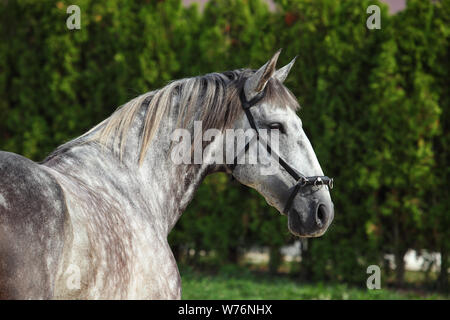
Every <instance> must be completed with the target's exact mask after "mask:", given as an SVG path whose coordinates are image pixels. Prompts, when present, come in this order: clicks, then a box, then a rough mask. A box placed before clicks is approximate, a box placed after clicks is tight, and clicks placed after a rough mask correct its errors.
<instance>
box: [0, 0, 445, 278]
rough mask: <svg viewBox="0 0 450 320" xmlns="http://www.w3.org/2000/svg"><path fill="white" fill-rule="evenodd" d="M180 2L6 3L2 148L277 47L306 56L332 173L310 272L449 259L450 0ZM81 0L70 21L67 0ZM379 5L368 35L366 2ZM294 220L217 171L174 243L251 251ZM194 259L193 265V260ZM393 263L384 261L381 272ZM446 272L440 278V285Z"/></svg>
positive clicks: (300, 75)
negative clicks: (419, 257) (420, 253)
mask: <svg viewBox="0 0 450 320" xmlns="http://www.w3.org/2000/svg"><path fill="white" fill-rule="evenodd" d="M275 2H276V6H277V10H275V11H270V10H269V9H268V7H267V5H266V4H265V3H264V2H263V1H261V0H227V1H209V2H208V3H207V5H206V6H205V8H204V10H203V11H202V12H200V11H199V10H198V8H197V7H195V6H193V7H190V8H186V7H184V6H183V5H182V4H181V3H180V1H178V0H170V1H144V0H142V1H138V0H135V1H127V2H124V1H119V0H112V1H107V2H101V3H99V2H97V1H93V0H84V1H73V2H70V3H68V2H64V1H30V0H28V1H23V0H21V1H19V0H17V1H3V2H1V3H0V17H1V21H2V26H1V28H0V40H1V41H0V96H1V98H0V148H1V149H4V150H8V151H12V152H17V153H20V154H23V155H25V156H27V157H30V158H32V159H34V160H40V159H42V158H44V157H45V155H46V154H47V153H48V152H50V151H51V150H52V149H54V148H55V147H56V146H58V145H59V144H61V143H63V142H65V141H67V140H69V139H71V138H73V137H76V136H77V135H80V134H81V133H83V132H84V131H86V130H87V129H89V128H90V127H92V126H93V125H94V124H96V123H98V122H99V121H100V120H102V119H104V118H105V117H107V115H109V114H110V113H111V112H112V111H113V110H114V109H115V108H116V107H117V106H119V105H121V104H123V103H124V102H126V101H128V100H130V99H131V98H132V97H134V96H136V95H138V94H140V93H142V92H145V91H148V90H151V89H155V88H158V87H161V86H162V85H164V84H165V83H167V82H168V81H169V80H171V79H176V78H181V77H186V76H192V75H197V74H203V73H207V72H212V71H224V70H229V69H235V68H241V67H253V68H256V67H258V66H260V65H261V64H262V63H264V62H265V61H266V60H267V59H268V58H269V57H270V56H271V55H272V54H273V53H274V52H275V51H276V50H277V49H278V48H284V51H283V53H282V56H281V58H280V65H281V64H284V63H287V62H288V61H289V60H290V59H291V58H292V57H294V56H296V55H298V56H299V57H298V59H297V63H296V65H295V66H294V68H293V70H292V71H291V75H290V76H289V78H288V80H287V81H286V84H287V86H288V87H289V88H291V89H292V91H293V92H294V93H295V94H296V96H297V97H298V99H299V101H300V103H301V105H302V109H301V110H300V113H299V114H300V116H301V117H302V120H303V122H304V127H305V130H306V132H307V134H308V135H309V137H310V139H311V141H312V143H313V146H314V149H315V151H316V154H317V156H318V158H319V159H320V162H321V164H322V167H323V168H324V171H325V172H327V174H329V175H331V176H334V177H335V181H336V188H335V189H334V190H333V194H332V196H333V200H334V202H335V206H336V217H335V221H334V223H333V225H332V227H331V228H330V230H329V232H328V233H327V234H326V235H325V236H324V237H322V238H320V239H312V240H309V242H308V250H306V251H304V252H303V256H302V263H301V265H300V268H301V269H300V270H301V273H302V274H303V275H304V276H306V277H308V278H312V279H319V280H322V279H332V280H337V281H345V282H358V283H360V282H361V281H365V279H366V276H367V275H366V273H365V270H366V267H367V266H368V265H370V264H379V265H382V264H383V257H384V255H385V254H386V253H392V254H394V255H395V256H396V262H397V264H399V265H400V268H397V272H396V277H397V281H398V282H399V283H400V282H402V279H403V268H402V261H403V255H404V253H405V252H406V250H407V249H408V248H414V249H417V250H428V251H438V252H441V254H442V256H443V257H444V259H443V263H444V264H445V265H446V266H448V255H449V254H448V252H449V250H450V243H449V242H450V241H449V239H450V235H449V229H450V220H449V219H450V218H449V217H450V215H449V209H450V205H449V201H450V200H449V199H450V197H449V194H448V187H447V186H446V182H447V181H448V180H449V178H450V177H449V174H450V171H449V170H450V169H449V165H448V164H449V149H448V148H449V147H448V146H449V144H450V135H449V97H448V79H449V77H448V70H449V64H448V61H449V57H448V52H449V42H448V40H449V33H450V32H449V31H450V29H449V19H450V1H448V0H445V1H438V2H436V3H434V4H433V3H432V1H419V0H414V1H408V3H407V8H406V10H404V11H402V12H400V13H398V14H396V15H389V14H388V8H387V6H386V5H384V4H382V3H380V2H378V1H368V0H364V1H360V0H347V1H342V2H339V3H338V2H336V1H334V0H314V1H312V0H279V1H275ZM70 4H77V5H79V6H80V8H81V30H72V31H69V30H68V29H67V28H66V24H65V21H66V19H67V17H68V14H66V8H67V6H68V5H70ZM370 4H378V5H379V6H380V7H381V29H380V30H368V29H367V28H366V19H367V17H368V14H367V13H366V8H367V7H368V6H369V5H370ZM293 240H294V239H293V237H291V236H290V235H289V234H288V232H287V226H286V218H285V217H283V216H280V215H279V214H278V213H277V212H276V211H275V210H273V209H272V208H269V207H268V206H267V205H266V204H265V202H264V200H263V199H262V197H260V196H259V195H257V194H256V192H254V191H252V190H249V189H248V188H245V187H243V186H240V185H238V184H237V183H236V182H230V181H229V179H228V178H227V177H226V176H224V175H221V174H219V175H214V176H211V177H208V178H207V179H206V181H205V183H204V184H203V185H202V186H201V187H200V190H199V191H198V194H197V196H196V198H195V200H194V201H193V203H192V204H191V205H190V206H189V208H188V210H187V212H186V213H185V214H184V216H183V218H182V219H181V220H180V222H179V223H178V225H177V226H176V228H175V229H174V231H173V232H172V234H171V236H170V241H171V244H172V245H173V247H174V248H176V249H177V250H176V251H179V250H180V248H184V249H186V248H191V249H196V252H199V250H205V251H206V252H213V253H214V254H213V256H212V257H213V258H212V259H213V262H214V263H217V264H221V263H225V262H227V261H236V259H237V257H238V254H239V250H240V249H245V248H248V247H249V246H252V245H262V246H269V247H270V248H271V249H272V250H271V252H272V253H273V254H272V255H271V256H272V258H273V259H272V260H273V261H272V269H273V270H276V268H277V265H278V262H279V261H278V260H277V254H276V252H277V250H278V248H279V247H280V246H282V245H283V244H285V243H289V242H291V241H293ZM194 262H195V261H194ZM384 270H386V269H384ZM447 278H448V275H447V273H446V272H442V273H441V278H440V282H439V284H440V286H442V287H445V285H446V282H447V281H448V280H447Z"/></svg>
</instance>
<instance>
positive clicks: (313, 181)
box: [229, 90, 333, 214]
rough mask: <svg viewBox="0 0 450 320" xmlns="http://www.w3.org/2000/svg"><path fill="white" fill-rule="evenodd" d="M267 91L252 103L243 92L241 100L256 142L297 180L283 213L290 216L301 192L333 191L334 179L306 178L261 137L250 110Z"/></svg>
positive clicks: (234, 162)
mask: <svg viewBox="0 0 450 320" xmlns="http://www.w3.org/2000/svg"><path fill="white" fill-rule="evenodd" d="M264 95H265V91H264V90H263V91H261V92H260V93H258V94H257V95H256V96H255V97H253V98H252V99H251V100H250V101H247V98H246V97H245V92H244V90H241V93H240V96H239V97H240V100H241V105H242V108H243V109H244V112H245V115H246V116H247V120H248V122H249V123H250V126H251V128H252V129H253V130H255V132H256V140H257V141H259V140H262V141H263V142H264V144H265V146H266V149H267V152H268V153H269V154H270V155H273V156H274V157H276V159H278V163H279V164H280V165H281V166H282V167H283V168H284V170H286V171H287V173H289V175H290V176H291V177H292V178H294V179H295V181H296V183H295V185H294V188H293V189H292V192H291V194H290V195H289V197H288V200H287V201H286V204H285V207H284V210H283V212H284V213H285V214H288V212H289V210H290V209H291V207H292V203H293V202H294V198H295V196H296V195H297V194H298V193H299V192H300V190H301V189H302V188H304V187H306V186H321V185H326V186H328V188H330V189H333V178H329V177H327V176H311V177H306V176H304V175H303V174H301V173H300V172H298V171H297V170H295V169H294V168H293V167H291V166H290V165H289V164H288V163H287V162H286V161H284V160H283V158H281V157H280V156H279V155H278V154H277V153H276V152H275V151H273V150H272V148H271V147H270V145H269V144H268V143H267V142H266V141H264V139H263V138H262V137H261V136H260V134H259V131H258V128H257V126H256V124H255V119H254V118H253V115H252V113H251V111H250V108H251V107H253V106H254V105H256V104H257V103H258V102H260V101H261V99H262V98H264ZM252 142H253V139H252V140H250V141H249V142H247V144H246V145H245V148H244V153H246V152H247V151H248V149H249V148H250V144H251V143H252ZM238 157H239V154H238V155H237V156H236V157H235V158H234V161H233V164H232V165H230V166H229V168H230V170H231V172H233V170H234V168H235V167H236V166H237V164H238V163H237V161H238Z"/></svg>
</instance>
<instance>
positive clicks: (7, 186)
mask: <svg viewBox="0 0 450 320" xmlns="http://www.w3.org/2000/svg"><path fill="white" fill-rule="evenodd" d="M278 55H279V52H277V53H276V54H275V55H274V56H273V57H272V58H271V59H270V60H269V61H268V62H267V63H266V64H264V65H263V66H262V67H261V68H260V69H258V70H249V69H239V70H235V71H228V72H223V73H212V74H207V75H204V76H198V77H194V78H187V79H182V80H177V81H174V82H171V83H169V84H168V85H167V86H165V87H163V88H161V89H159V90H155V91H152V92H148V93H146V94H143V95H141V96H139V97H137V98H135V99H134V100H131V101H130V102H128V103H126V104H125V105H123V106H122V107H121V108H119V109H117V111H116V112H114V113H113V114H112V115H111V116H110V117H109V118H108V119H106V120H104V121H103V122H101V123H100V124H98V125H97V126H96V127H94V128H93V129H91V130H90V131H88V132H87V133H85V134H84V135H82V136H80V137H78V138H76V139H74V140H72V141H70V142H68V143H66V144H64V145H62V146H60V147H59V148H57V149H56V150H55V151H54V152H53V153H52V154H50V155H49V156H48V157H47V158H46V159H45V160H44V161H43V162H41V163H35V162H33V161H31V160H29V159H26V158H24V157H22V156H20V155H17V154H13V153H8V152H0V298H3V299H51V298H52V299H71V298H73V299H179V298H181V280H180V275H179V272H178V267H177V264H176V261H175V259H174V257H173V255H172V252H171V250H170V247H169V245H168V242H167V236H168V234H169V232H170V231H171V230H172V228H173V227H174V225H175V223H176V222H177V220H178V219H179V218H180V216H181V214H182V212H183V210H184V209H185V208H186V206H187V205H188V203H189V202H190V201H191V199H192V198H193V196H194V193H195V191H196V189H197V187H198V186H199V184H200V183H201V182H202V180H203V179H204V177H205V176H206V175H208V174H211V173H214V172H219V171H222V172H228V173H231V174H232V175H233V176H234V178H235V179H236V180H238V181H239V182H241V183H243V184H245V185H247V186H250V187H252V188H254V189H256V190H257V191H258V192H259V193H260V194H262V196H264V197H265V199H266V200H267V202H268V203H269V204H270V205H272V206H274V207H276V208H277V209H278V210H279V211H280V212H281V213H285V214H287V215H288V228H289V230H290V231H291V232H292V233H293V234H295V235H298V236H304V237H308V236H319V235H322V234H323V233H324V232H325V231H326V229H327V228H328V226H329V225H330V223H331V221H332V219H333V215H334V213H333V203H332V201H331V198H330V193H329V188H328V187H327V186H321V187H319V188H315V187H314V186H306V187H305V188H303V189H302V190H300V192H299V193H298V195H295V197H294V198H293V200H292V205H291V207H290V209H289V210H288V212H283V206H284V204H285V203H286V201H287V198H288V197H289V194H290V190H292V187H293V186H294V185H295V184H296V181H295V180H293V178H292V177H291V176H290V175H289V174H287V172H286V170H284V169H283V168H282V167H280V166H278V170H277V171H276V172H275V173H274V174H271V175H262V174H261V171H260V169H261V168H260V166H262V165H263V164H258V163H256V164H254V163H253V164H247V163H243V164H238V165H236V166H234V167H233V169H232V170H231V169H230V166H228V165H227V164H225V163H224V164H218V163H213V162H207V161H206V162H203V163H200V164H199V163H193V164H189V163H187V164H184V163H183V164H174V163H173V161H171V159H170V157H169V154H170V152H171V151H173V145H174V142H173V140H172V138H171V134H172V132H173V131H174V130H175V129H176V128H185V129H186V130H189V132H191V131H192V129H193V124H194V121H196V120H198V121H202V124H203V130H207V129H210V128H215V129H218V130H220V132H221V133H223V132H224V131H225V130H226V129H247V128H249V127H250V123H249V119H248V118H247V117H246V116H245V113H244V112H243V109H242V103H241V101H240V93H242V92H243V94H244V97H245V98H246V99H247V100H248V101H251V100H252V99H253V98H254V97H256V96H257V95H258V94H260V93H261V92H264V93H265V94H264V97H263V98H261V99H260V100H259V101H258V102H257V103H256V104H255V105H254V106H253V107H252V111H251V112H252V115H253V120H254V121H255V122H256V123H257V126H258V127H259V128H268V129H269V130H271V129H277V130H279V131H280V135H279V136H280V137H279V154H280V156H282V157H284V159H286V161H287V162H288V163H290V164H292V166H293V167H295V169H296V170H298V171H299V172H301V173H303V174H305V175H310V176H322V175H323V173H322V169H321V167H320V165H319V162H318V160H317V158H316V156H315V153H314V150H313V148H312V146H311V144H310V142H309V140H308V138H307V137H306V135H305V133H304V131H303V129H302V122H301V120H300V118H299V117H298V116H297V115H296V110H297V108H298V103H297V100H296V98H295V97H294V96H293V95H292V93H291V92H290V91H289V90H288V89H287V88H286V87H285V86H284V85H283V81H284V80H285V79H286V77H287V75H288V73H289V71H290V69H291V67H292V64H293V62H294V61H292V62H291V63H290V64H288V65H286V66H285V67H283V68H281V69H279V70H276V68H275V64H276V61H277V59H278ZM216 138H217V137H216ZM194 140H195V139H194ZM215 141H216V140H214V141H212V142H210V143H209V144H207V146H208V148H206V147H205V146H204V145H202V146H201V147H202V148H204V149H203V151H204V154H203V155H204V156H205V157H206V158H208V157H209V156H210V155H211V154H213V153H214V152H218V151H219V150H218V149H219V148H228V147H224V146H223V145H221V144H219V143H215ZM217 141H219V139H217ZM269 161H275V160H269Z"/></svg>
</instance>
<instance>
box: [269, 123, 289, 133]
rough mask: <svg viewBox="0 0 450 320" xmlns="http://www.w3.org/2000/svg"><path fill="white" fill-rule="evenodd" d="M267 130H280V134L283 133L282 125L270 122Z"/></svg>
mask: <svg viewBox="0 0 450 320" xmlns="http://www.w3.org/2000/svg"><path fill="white" fill-rule="evenodd" d="M269 128H270V130H280V132H281V133H285V131H284V127H283V125H282V124H281V123H279V122H272V123H271V124H269Z"/></svg>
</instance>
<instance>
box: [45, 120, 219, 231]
mask: <svg viewBox="0 0 450 320" xmlns="http://www.w3.org/2000/svg"><path fill="white" fill-rule="evenodd" d="M142 118H143V117H142V116H138V117H137V118H136V119H135V121H134V123H133V126H132V127H133V129H132V130H131V131H130V133H129V134H128V137H127V142H126V144H125V145H126V147H125V148H124V152H123V156H122V157H119V156H118V155H117V154H116V153H114V152H113V151H112V150H111V149H110V148H109V147H107V148H106V147H103V146H101V145H99V144H96V143H81V144H78V143H75V141H76V140H74V143H73V145H71V143H68V146H67V150H64V148H63V150H64V152H61V153H60V154H57V155H56V156H53V155H52V156H50V157H49V158H48V159H47V160H46V161H44V162H43V164H44V165H45V166H47V167H50V168H52V169H55V170H56V171H58V172H59V175H60V177H61V179H69V181H70V180H71V182H70V183H72V181H74V180H76V183H78V184H82V185H83V188H90V189H91V190H94V191H95V192H97V193H99V194H98V196H99V198H101V199H102V198H103V199H108V198H110V199H111V198H112V199H114V200H115V201H117V202H118V203H123V204H124V206H125V207H130V205H131V207H138V208H139V211H141V212H139V213H136V214H139V215H142V214H143V215H144V217H145V219H147V220H148V221H149V222H150V223H152V224H153V225H155V226H156V227H158V228H160V229H161V231H160V232H163V233H166V234H168V233H169V232H170V230H171V229H172V228H173V226H174V225H175V223H176V222H177V221H178V219H179V218H180V216H181V214H182V213H183V211H184V210H185V208H186V207H187V205H188V204H189V202H190V201H191V200H192V198H193V197H194V194H195V191H196V190H197V188H198V186H199V185H200V183H201V182H202V180H203V179H204V178H205V176H206V175H207V174H208V173H211V172H214V171H216V170H215V169H214V168H211V166H208V165H204V164H182V165H177V164H174V163H173V162H172V161H171V158H170V149H169V147H168V146H170V143H171V141H170V134H171V132H172V131H173V130H174V128H175V126H174V123H175V122H174V121H171V119H170V115H169V119H167V121H164V126H161V128H160V129H158V132H157V134H156V136H155V137H154V138H153V140H152V144H151V146H150V148H149V150H148V151H147V153H146V155H145V158H144V160H143V162H142V163H141V164H139V161H138V158H139V146H140V134H139V132H141V129H140V128H142V125H143V119H142ZM89 137H90V134H87V135H86V136H83V137H82V140H85V141H86V140H88V139H89ZM100 193H108V194H107V195H103V194H100ZM118 211H120V210H118ZM142 211H145V212H144V213H143V212H142Z"/></svg>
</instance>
